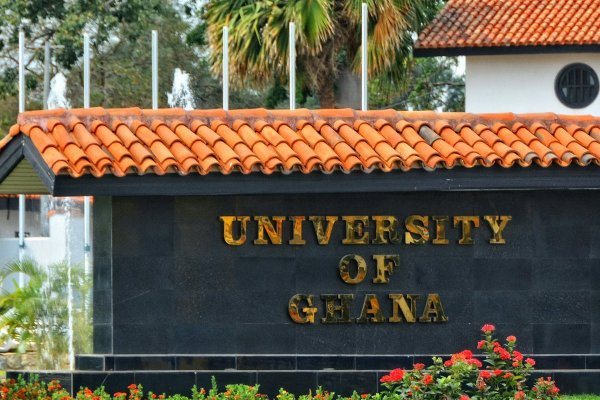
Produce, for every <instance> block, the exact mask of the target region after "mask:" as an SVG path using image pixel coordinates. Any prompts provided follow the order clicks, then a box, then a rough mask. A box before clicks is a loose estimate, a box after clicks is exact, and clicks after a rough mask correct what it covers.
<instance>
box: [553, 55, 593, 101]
mask: <svg viewBox="0 0 600 400" xmlns="http://www.w3.org/2000/svg"><path fill="white" fill-rule="evenodd" d="M554 90H555V92H556V96H557V97H558V99H559V100H560V102H561V103H563V104H564V105H565V106H567V107H570V108H583V107H587V106H589V105H590V104H592V102H593V101H594V100H595V99H596V97H597V96H598V75H596V72H594V70H593V69H592V68H590V67H589V66H588V65H586V64H581V63H577V64H569V65H567V66H566V67H564V68H563V69H562V70H560V72H559V73H558V76H557V77H556V82H555V84H554Z"/></svg>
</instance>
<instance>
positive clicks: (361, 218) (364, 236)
mask: <svg viewBox="0 0 600 400" xmlns="http://www.w3.org/2000/svg"><path fill="white" fill-rule="evenodd" d="M342 219H343V220H344V221H346V237H345V238H344V240H342V244H368V243H369V232H367V231H365V228H367V227H368V226H369V217H367V216H365V215H347V216H343V217H342Z"/></svg>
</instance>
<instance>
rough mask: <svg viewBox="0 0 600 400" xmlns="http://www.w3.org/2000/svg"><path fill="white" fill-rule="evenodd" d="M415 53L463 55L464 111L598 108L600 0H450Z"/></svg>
mask: <svg viewBox="0 0 600 400" xmlns="http://www.w3.org/2000/svg"><path fill="white" fill-rule="evenodd" d="M414 54H415V56H465V58H466V62H465V65H466V68H465V73H466V82H465V83H466V87H465V111H467V112H473V113H491V112H495V113H497V112H514V113H537V112H554V113H560V114H593V115H600V97H599V96H598V91H599V85H598V81H599V78H598V76H599V75H600V0H586V1H584V2H581V1H577V0H553V1H551V2H550V1H544V0H450V1H448V3H447V4H446V6H445V7H444V9H443V10H442V11H441V12H440V14H439V15H438V16H437V17H436V18H435V20H434V21H433V22H432V23H431V24H430V25H429V26H428V27H427V28H426V29H425V30H424V31H423V32H422V34H421V35H420V36H419V40H418V41H417V43H416V45H415V50H414Z"/></svg>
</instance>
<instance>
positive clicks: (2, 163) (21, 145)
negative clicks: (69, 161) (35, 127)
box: [0, 134, 55, 194]
mask: <svg viewBox="0 0 600 400" xmlns="http://www.w3.org/2000/svg"><path fill="white" fill-rule="evenodd" d="M24 158H25V159H26V160H27V161H28V162H30V163H31V165H32V166H33V169H34V171H35V172H36V173H37V174H38V175H39V177H40V179H41V181H42V183H43V184H44V186H46V187H47V188H48V191H49V192H50V193H52V192H53V190H54V180H55V175H54V173H53V172H52V170H51V169H50V168H49V167H48V164H46V162H45V161H44V159H43V158H42V156H41V154H40V152H39V151H38V150H37V148H36V147H35V145H34V144H33V142H32V141H31V139H30V138H29V137H27V136H25V135H23V134H20V135H17V136H15V137H14V138H12V139H11V141H10V142H9V143H8V144H7V145H6V147H4V148H3V149H2V153H1V154H0V182H2V181H3V180H4V179H5V178H6V177H7V176H8V175H10V173H11V172H12V171H13V169H15V167H16V166H17V165H18V164H19V162H21V160H23V159H24ZM15 194H18V193H15Z"/></svg>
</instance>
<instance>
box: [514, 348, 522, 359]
mask: <svg viewBox="0 0 600 400" xmlns="http://www.w3.org/2000/svg"><path fill="white" fill-rule="evenodd" d="M513 358H514V359H515V361H523V353H521V352H519V351H516V350H515V351H513Z"/></svg>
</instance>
